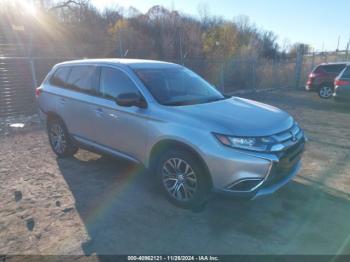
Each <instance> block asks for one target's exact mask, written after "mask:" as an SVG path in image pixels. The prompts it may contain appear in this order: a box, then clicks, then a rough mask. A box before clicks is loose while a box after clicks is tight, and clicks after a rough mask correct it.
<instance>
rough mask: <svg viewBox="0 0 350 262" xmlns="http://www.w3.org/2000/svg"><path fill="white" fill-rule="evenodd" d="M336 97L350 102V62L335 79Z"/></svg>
mask: <svg viewBox="0 0 350 262" xmlns="http://www.w3.org/2000/svg"><path fill="white" fill-rule="evenodd" d="M334 98H335V100H337V101H343V102H350V64H348V65H347V66H346V67H345V69H344V70H343V71H342V72H341V73H340V74H339V75H338V76H337V78H336V79H335V80H334Z"/></svg>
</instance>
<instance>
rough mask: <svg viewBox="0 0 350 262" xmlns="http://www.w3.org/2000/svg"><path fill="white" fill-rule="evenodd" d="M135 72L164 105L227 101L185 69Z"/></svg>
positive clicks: (197, 76) (140, 70) (210, 86)
mask: <svg viewBox="0 0 350 262" xmlns="http://www.w3.org/2000/svg"><path fill="white" fill-rule="evenodd" d="M134 71H135V72H136V74H137V76H138V77H139V78H140V79H141V81H142V82H143V83H144V85H145V86H146V87H147V88H148V90H149V91H150V92H151V94H152V95H153V97H154V98H155V99H156V100H157V101H158V102H159V103H160V104H162V105H172V106H176V105H193V104H199V103H209V102H214V101H218V100H222V99H225V96H224V95H222V94H221V93H220V92H219V91H218V90H216V89H215V87H213V86H212V85H210V84H209V83H208V82H207V81H205V80H204V79H203V78H201V77H200V76H199V75H197V74H195V73H194V72H192V71H191V70H189V69H186V68H183V67H177V68H156V69H155V68H152V69H150V68H147V69H146V68H143V69H135V70H134Z"/></svg>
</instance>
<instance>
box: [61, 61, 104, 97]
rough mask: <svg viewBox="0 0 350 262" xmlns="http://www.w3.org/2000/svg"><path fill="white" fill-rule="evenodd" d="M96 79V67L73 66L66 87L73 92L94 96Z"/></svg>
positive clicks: (96, 88) (96, 89)
mask: <svg viewBox="0 0 350 262" xmlns="http://www.w3.org/2000/svg"><path fill="white" fill-rule="evenodd" d="M98 78H99V77H98V69H97V67H96V66H73V67H72V69H71V72H70V74H69V78H68V80H67V83H66V86H67V88H69V89H72V90H75V91H79V92H83V93H88V94H93V95H96V94H97V91H98Z"/></svg>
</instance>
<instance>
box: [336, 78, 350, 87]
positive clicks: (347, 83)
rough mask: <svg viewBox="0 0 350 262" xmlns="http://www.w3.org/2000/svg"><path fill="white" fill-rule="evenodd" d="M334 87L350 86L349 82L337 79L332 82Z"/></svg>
mask: <svg viewBox="0 0 350 262" xmlns="http://www.w3.org/2000/svg"><path fill="white" fill-rule="evenodd" d="M334 85H335V86H350V81H345V80H340V79H337V80H335V81H334Z"/></svg>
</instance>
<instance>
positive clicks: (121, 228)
mask: <svg viewBox="0 0 350 262" xmlns="http://www.w3.org/2000/svg"><path fill="white" fill-rule="evenodd" d="M247 97H251V98H253V99H256V100H259V101H263V102H266V103H269V104H272V105H275V106H278V107H281V108H283V109H285V110H287V111H288V112H290V113H291V114H292V115H293V116H295V118H296V119H297V120H298V121H299V122H300V125H301V126H302V127H303V128H304V129H305V132H306V133H307V135H308V137H309V139H310V141H309V143H308V147H307V150H306V153H305V155H304V161H303V168H302V170H301V172H300V174H299V175H298V176H297V177H296V178H295V179H294V181H292V182H291V183H289V184H288V185H287V186H286V187H284V188H283V189H281V190H280V191H279V192H277V193H276V194H274V195H273V196H269V197H266V198H262V199H257V200H255V201H242V200H235V199H231V198H227V197H223V196H218V195H216V196H213V197H212V199H211V201H210V202H209V204H208V206H207V208H206V209H205V210H204V211H203V212H201V213H194V212H191V211H187V210H182V209H178V208H176V207H174V206H172V205H171V204H169V203H168V202H167V201H166V200H165V199H164V198H163V197H162V196H161V195H160V194H159V192H158V191H157V189H156V188H155V187H154V186H153V183H152V180H151V179H150V177H149V175H147V174H146V173H145V172H143V170H142V168H141V167H140V166H135V165H132V164H130V163H127V162H125V161H122V160H115V159H114V160H113V159H110V158H108V157H101V156H99V155H96V154H93V153H89V152H87V151H83V150H80V151H79V153H78V154H77V155H76V156H75V157H74V158H72V159H57V158H56V157H55V155H54V154H53V153H52V152H51V149H50V148H49V145H48V142H47V136H46V134H45V132H44V131H43V130H42V129H41V128H40V127H38V126H35V125H32V126H31V127H30V128H29V129H27V130H26V131H16V132H14V133H13V132H12V134H10V135H4V134H3V135H1V136H0V254H93V253H95V254H111V253H112V254H130V253H133V254H163V253H165V254H189V253H190V254H343V253H346V254H350V222H349V221H350V202H349V201H350V194H349V192H350V107H345V106H343V105H338V104H336V103H335V102H334V101H321V100H320V99H318V97H317V96H316V95H315V94H309V93H306V92H302V91H286V90H280V91H275V92H270V93H259V94H255V95H250V96H247Z"/></svg>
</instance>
